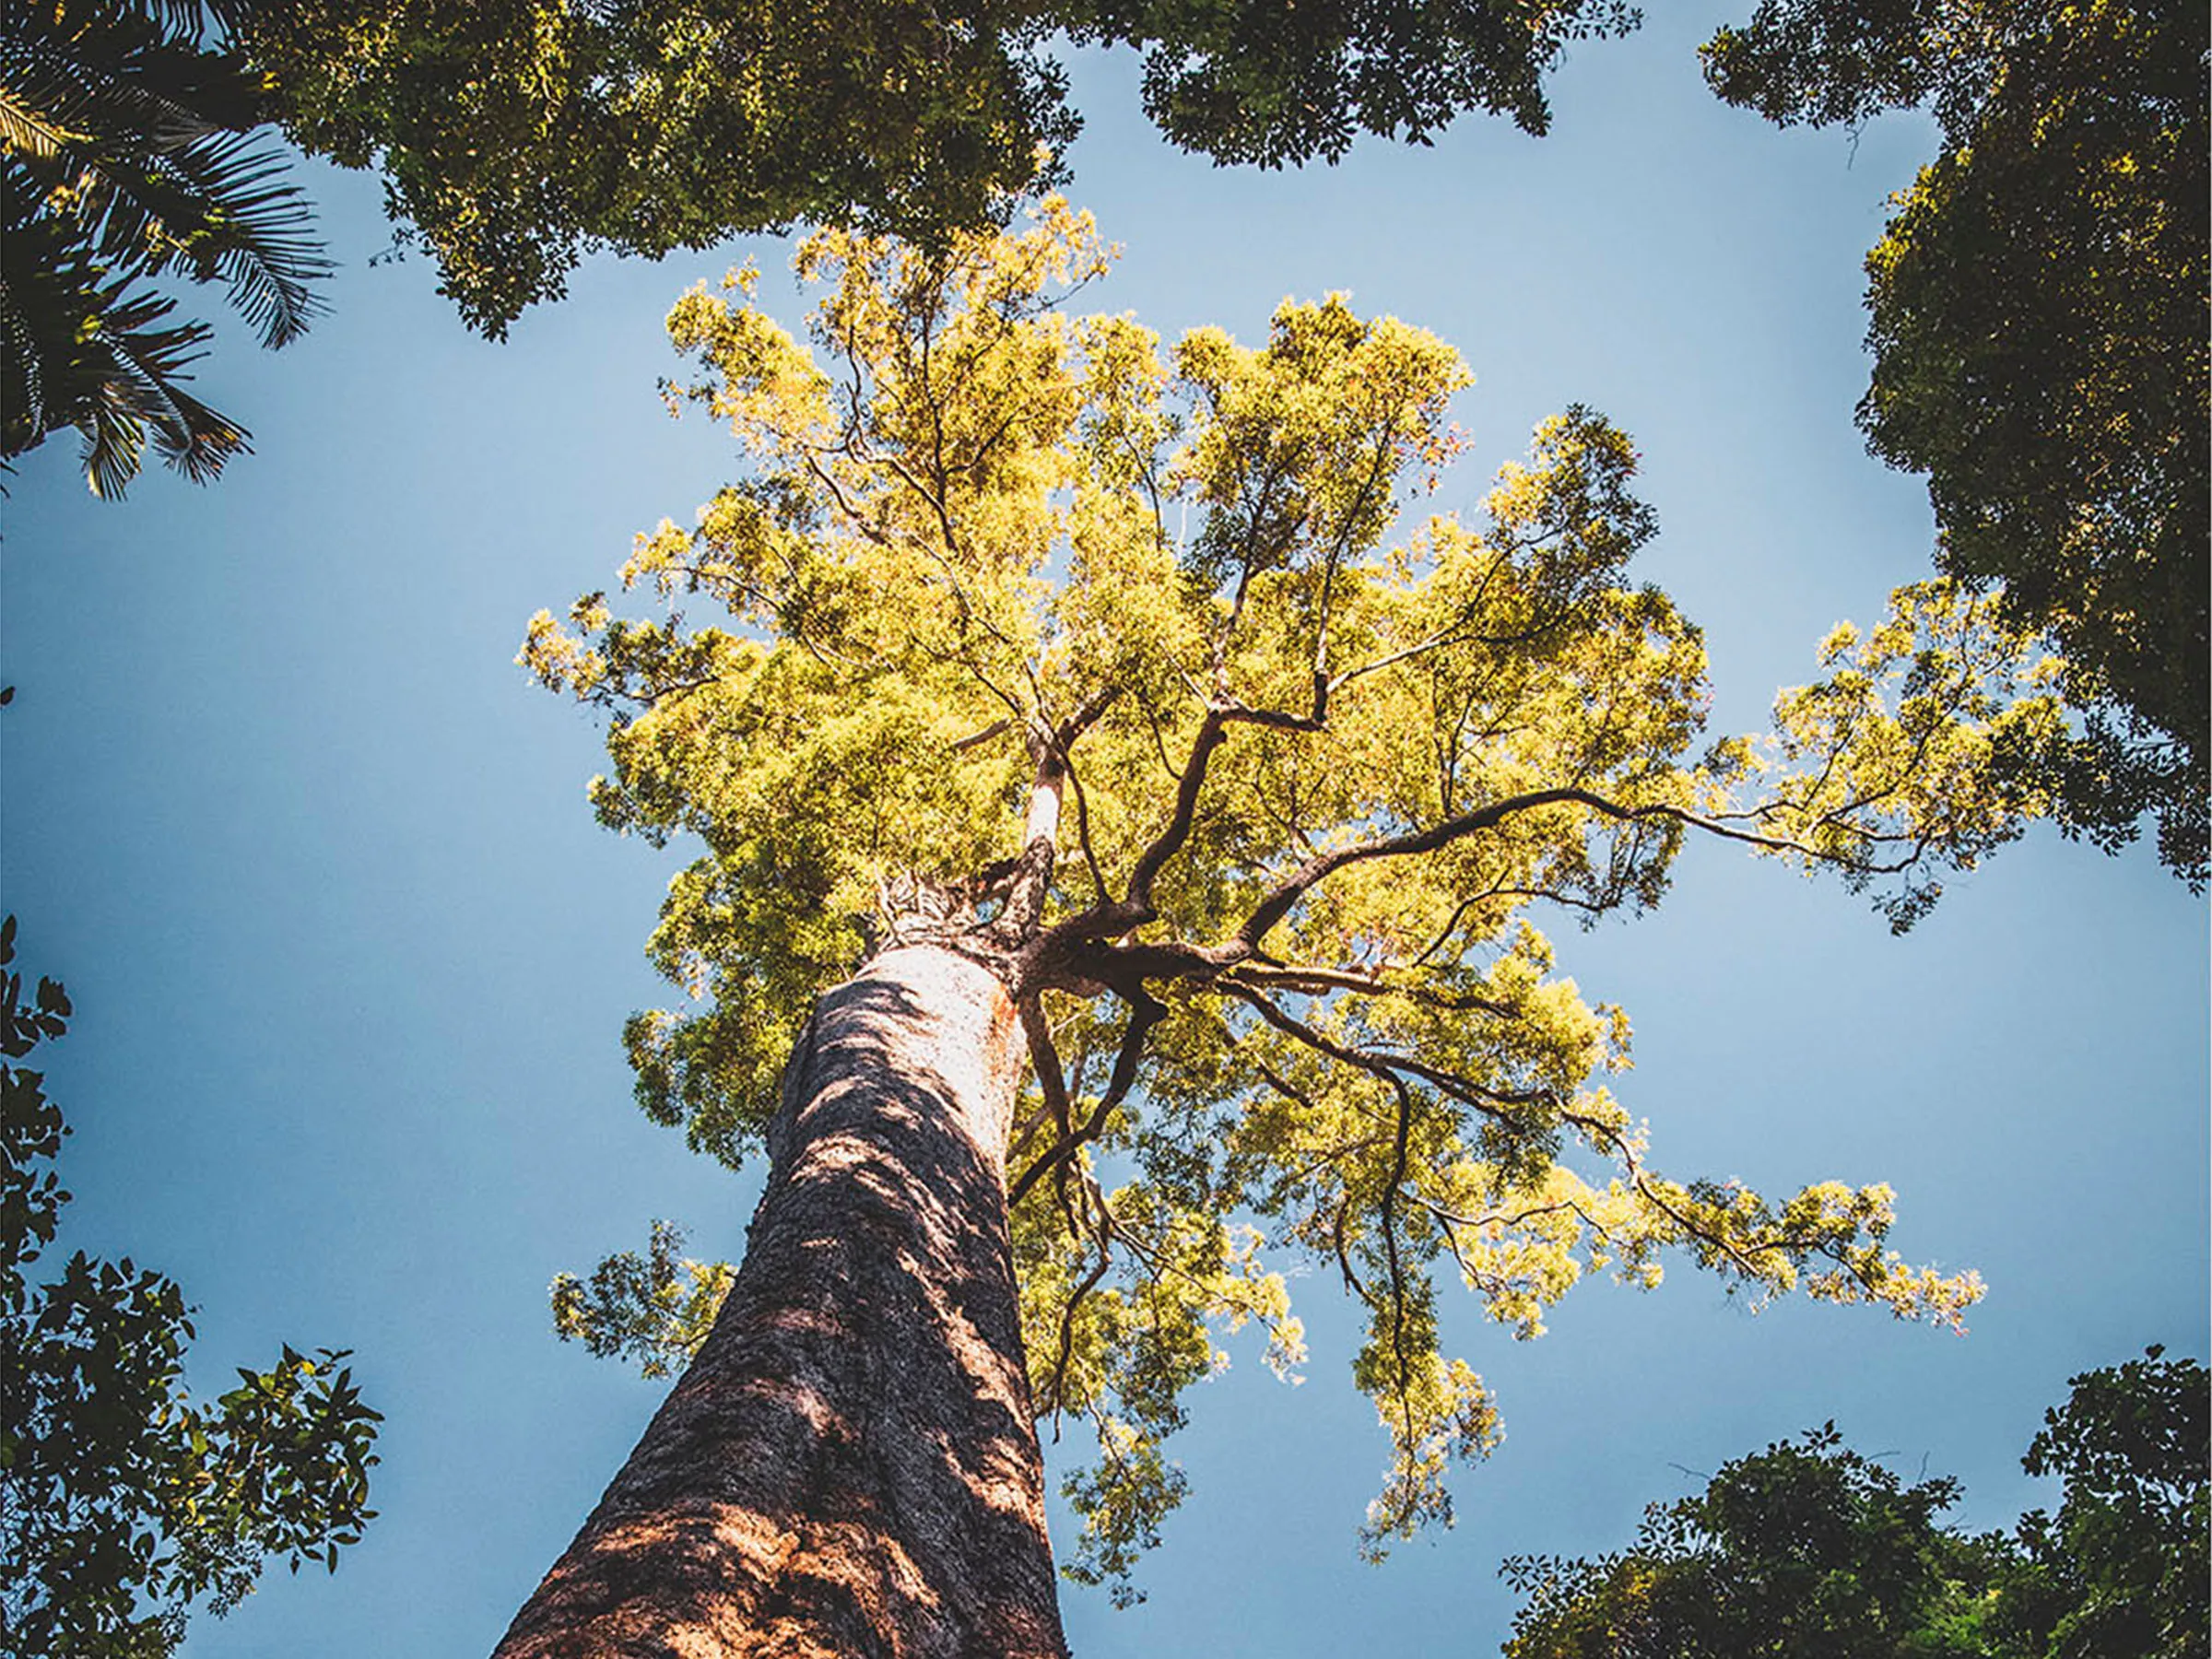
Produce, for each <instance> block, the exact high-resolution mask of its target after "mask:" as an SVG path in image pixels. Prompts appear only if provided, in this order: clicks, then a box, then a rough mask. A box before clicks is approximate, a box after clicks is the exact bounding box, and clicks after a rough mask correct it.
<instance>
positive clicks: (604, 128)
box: [242, 0, 1635, 335]
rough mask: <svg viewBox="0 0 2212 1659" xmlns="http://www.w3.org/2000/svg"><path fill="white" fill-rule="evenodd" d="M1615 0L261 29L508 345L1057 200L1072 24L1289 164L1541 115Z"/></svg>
mask: <svg viewBox="0 0 2212 1659" xmlns="http://www.w3.org/2000/svg"><path fill="white" fill-rule="evenodd" d="M1634 22H1635V14H1634V12H1633V11H1632V10H1631V9H1630V7H1628V6H1626V5H1624V4H1623V3H1622V0H1535V4H1517V5H1505V4H1501V3H1500V0H1450V3H1449V4H1442V5H1438V4H1429V3H1426V0H1424V3H1420V4H1416V3H1415V0H1319V3H1318V4H1312V5H1307V6H1297V7H1285V6H1277V5H1273V4H1259V3H1255V0H1206V4H1203V5H1196V6H1194V5H1190V4H1187V3H1184V0H1177V3H1175V4H1167V3H1165V0H988V3H987V4H982V5H977V6H968V7H964V8H962V9H960V10H959V12H957V13H947V12H944V11H942V10H940V9H939V8H938V7H936V6H931V5H927V4H922V3H920V0H865V3H863V4H854V5H841V6H818V5H810V4H804V3H794V0H602V3H598V4H589V3H586V0H490V3H487V4H479V5H472V6H451V5H442V4H439V3H438V0H366V3H364V0H309V3H307V4H301V5H296V6H281V7H266V8H257V9H256V11H255V13H254V15H253V16H252V17H251V18H248V19H247V21H246V23H245V25H244V27H243V29H242V38H243V39H244V40H245V41H246V42H247V43H248V44H249V45H250V47H251V49H252V52H253V58H254V61H255V62H256V63H257V64H258V65H261V66H263V67H265V68H266V69H268V70H269V71H271V72H272V73H273V74H274V75H275V76H277V80H278V82H279V84H280V86H281V88H282V97H283V100H284V102H285V104H286V107H287V109H288V117H287V121H288V129H289V131H290V132H291V134H292V135H293V136H294V137H295V138H297V139H298V140H299V141H300V143H301V144H302V145H304V146H305V147H308V148H309V149H312V150H315V151H317V152H319V153H322V154H325V155H329V156H332V157H335V159H338V160H339V161H341V162H343V163H345V164H346V165H347V166H351V167H366V166H371V165H374V166H379V167H381V168H382V171H383V172H384V175H385V179H386V182H387V186H388V199H389V202H390V206H391V209H392V212H393V215H394V218H396V219H397V220H398V221H400V223H401V224H402V226H403V227H404V228H405V231H406V233H408V234H419V236H420V237H421V239H422V240H423V241H426V242H427V243H428V244H429V247H430V248H431V250H432V251H433V252H434V253H435V254H436V257H437V259H438V262H439V267H440V270H441V273H442V274H443V277H444V281H445V288H446V291H447V292H448V293H450V294H451V295H452V296H453V298H454V300H456V301H457V303H458V304H459V306H460V308H461V312H462V314H463V315H464V316H465V317H466V318H467V319H468V321H469V323H470V324H472V325H473V326H475V327H477V328H480V329H483V330H485V331H486V332H488V333H490V334H493V335H500V334H502V333H504V332H505V330H506V328H507V326H508V325H509V324H511V323H512V322H513V320H514V319H515V317H516V316H517V315H519V314H520V312H522V311H523V309H524V307H526V306H528V305H529V304H531V303H532V302H533V301H535V300H543V299H549V298H553V297H557V296H558V295H559V294H560V293H561V292H562V290H563V287H564V284H565V280H566V276H567V273H568V271H569V270H570V269H571V267H572V266H573V265H574V264H575V262H576V260H577V258H578V257H579V255H580V254H581V253H582V252H584V251H586V250H588V249H591V248H594V247H610V248H615V249H618V250H621V251H623V252H626V253H648V254H659V253H666V252H668V251H669V250H670V249H672V248H679V247H685V248H703V247H707V246H711V245H712V244H713V243H715V242H717V241H722V240H724V238H726V237H728V236H730V235H732V234H734V233H735V232H739V231H747V230H759V229H771V228H773V229H781V228H782V227H784V226H787V225H789V224H790V223H792V222H793V221H794V220H797V219H801V218H806V219H812V220H816V221H818V222H823V223H832V224H841V225H851V226H858V227H860V228H863V229H874V230H878V231H890V232H896V233H898V234H900V235H904V236H909V237H917V238H921V239H924V240H935V241H942V239H943V238H944V236H945V235H946V234H947V232H948V231H949V230H952V229H973V228H976V227H979V226H981V225H982V224H984V223H985V222H987V221H989V220H991V219H993V218H1003V217H1004V214H1005V211H1006V203H1007V202H1008V201H1009V200H1010V199H1011V198H1012V197H1013V196H1014V195H1016V194H1019V193H1022V192H1024V191H1028V190H1031V189H1034V188H1038V187H1041V186H1044V185H1048V184H1050V183H1052V182H1054V181H1055V180H1057V179H1058V177H1059V175H1060V167H1059V163H1058V161H1057V160H1056V159H1055V158H1056V157H1057V155H1058V154H1059V153H1060V152H1061V151H1063V150H1064V149H1065V147H1066V145H1067V143H1068V141H1069V140H1070V139H1071V138H1072V137H1073V136H1074V134H1075V131H1076V126H1077V119H1076V115H1075V112H1073V111H1072V110H1071V109H1070V108H1069V107H1068V105H1067V103H1066V82H1065V76H1064V74H1063V73H1062V71H1061V69H1060V67H1059V65H1057V64H1056V63H1055V62H1054V61H1053V59H1052V57H1051V56H1050V55H1049V53H1048V52H1047V51H1046V49H1045V48H1046V43H1047V41H1049V40H1050V39H1051V38H1052V37H1053V35H1054V34H1055V33H1056V32H1065V34H1068V35H1072V36H1073V37H1074V38H1076V39H1077V40H1079V41H1100V42H1106V43H1119V44H1127V45H1131V46H1134V47H1136V48H1138V49H1139V50H1141V51H1142V52H1143V53H1145V65H1146V67H1145V81H1144V88H1145V90H1144V98H1145V103H1146V108H1147V111H1148V112H1149V113H1150V114H1151V115H1152V117H1153V119H1154V120H1156V121H1157V122H1158V123H1159V125H1160V127H1161V128H1162V130H1163V131H1164V132H1165V133H1166V134H1167V135H1168V136H1169V137H1171V139H1172V140H1173V141H1174V142H1175V143H1177V144H1179V145H1181V146H1182V147H1185V148H1188V149H1193V150H1196V151H1198V152H1200V153H1202V154H1205V155H1208V156H1211V157H1213V158H1215V159H1218V160H1221V161H1252V162H1259V163H1262V164H1264V165H1267V166H1281V165H1284V164H1286V163H1296V162H1300V161H1304V160H1308V159H1312V158H1315V157H1327V158H1330V159H1334V158H1335V157H1337V156H1340V155H1342V154H1343V153H1344V151H1345V149H1346V148H1347V147H1348V146H1349V144H1350V143H1351V141H1352V139H1353V137H1354V136H1355V135H1357V134H1359V133H1361V132H1368V133H1377V134H1382V135H1388V136H1402V137H1406V138H1409V139H1412V140H1414V141H1417V142H1425V141H1426V140H1427V138H1428V137H1429V135H1431V134H1432V133H1434V132H1435V131H1437V130H1438V129H1440V128H1441V127H1442V126H1444V125H1445V124H1447V123H1449V122H1450V121H1451V120H1452V119H1453V117H1454V116H1456V115H1458V114H1460V113H1462V112H1465V111H1469V110H1487V111H1491V112H1499V113H1503V114H1509V115H1511V116H1512V118H1513V119H1514V120H1515V121H1517V122H1518V123H1520V124H1522V125H1523V126H1524V127H1526V128H1528V129H1529V130H1530V131H1532V132H1540V131H1542V130H1543V129H1544V126H1545V124H1546V123H1547V118H1548V117H1547V109H1546V105H1545V100H1544V93H1543V87H1542V82H1543V77H1544V75H1545V72H1546V71H1547V69H1549V68H1550V66H1551V65H1552V64H1553V63H1554V62H1555V61H1556V60H1557V59H1558V57H1559V53H1560V51H1561V49H1562V48H1563V47H1564V46H1565V44H1566V43H1567V41H1570V40H1572V39H1575V38H1577V37H1580V36H1583V35H1587V34H1591V33H1605V32H1618V31H1620V30H1623V29H1629V28H1631V27H1633V25H1634Z"/></svg>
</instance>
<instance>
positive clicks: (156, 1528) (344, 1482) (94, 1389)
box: [0, 916, 382, 1659]
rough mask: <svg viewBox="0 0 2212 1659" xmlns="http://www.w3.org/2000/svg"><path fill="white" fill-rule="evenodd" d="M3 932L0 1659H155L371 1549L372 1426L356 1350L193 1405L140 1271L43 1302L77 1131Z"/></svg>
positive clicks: (168, 1323)
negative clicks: (295, 1580)
mask: <svg viewBox="0 0 2212 1659" xmlns="http://www.w3.org/2000/svg"><path fill="white" fill-rule="evenodd" d="M15 929H16V924H15V919H14V918H13V917H12V916H11V917H9V918H8V919H7V921H6V923H5V924H0V1000H4V1002H5V1007H4V1008H0V1053H5V1054H6V1061H7V1064H6V1065H0V1154H4V1157H5V1163H4V1168H0V1654H5V1655H6V1656H7V1659H18V1656H19V1659H29V1656H30V1655H33V1654H40V1655H43V1654H62V1653H65V1654H69V1655H72V1656H73V1659H161V1656H162V1655H166V1654H167V1653H170V1652H171V1650H172V1649H173V1648H174V1647H175V1646H176V1644H177V1642H178V1641H180V1640H181V1639H182V1635H183V1630H184V1618H185V1613H186V1610H187V1609H188V1607H189V1606H191V1605H192V1604H194V1603H195V1602H204V1603H205V1604H206V1605H207V1606H211V1607H212V1608H214V1609H215V1611H217V1612H218V1613H223V1612H227V1611H229V1609H230V1608H231V1607H232V1606H236V1605H237V1603H238V1602H239V1600H240V1599H241V1597H242V1596H244V1595H245V1594H248V1593H249V1592H250V1591H251V1590H252V1589H253V1583H254V1581H255V1580H256V1579H257V1578H258V1577H259V1576H260V1573H261V1568H262V1564H263V1562H264V1560H265V1559H267V1558H270V1557H283V1558H285V1559H287V1560H288V1562H289V1564H290V1566H291V1567H292V1569H293V1570H294V1571H298V1569H299V1568H300V1564H301V1563H302V1562H305V1561H321V1562H323V1563H324V1565H325V1566H326V1567H328V1568H329V1569H330V1570H332V1571H335V1570H336V1567H337V1559H338V1551H339V1549H340V1548H341V1547H344V1546H346V1545H348V1544H353V1543H357V1542H359V1538H360V1529H361V1527H362V1525H363V1524H365V1523H366V1522H368V1521H369V1520H370V1519H371V1516H372V1514H373V1512H372V1511H371V1509H370V1508H369V1507H368V1500H369V1469H370V1465H372V1464H374V1463H375V1462H376V1461H377V1460H376V1457H375V1455H374V1453H372V1452H371V1446H372V1444H373V1443H374V1441H375V1436H376V1427H375V1426H376V1424H377V1423H378V1422H379V1421H381V1420H382V1419H381V1418H380V1416H379V1414H378V1413H377V1412H375V1411H373V1410H371V1408H370V1407H369V1406H365V1405H363V1404H362V1402H361V1398H360V1394H359V1391H358V1390H357V1389H356V1388H355V1386H354V1383H353V1379H352V1374H351V1372H350V1371H348V1370H347V1368H346V1366H345V1365H344V1363H343V1361H344V1360H345V1359H346V1358H347V1356H346V1354H345V1352H344V1351H343V1350H338V1351H333V1350H330V1349H319V1350H317V1352H316V1354H315V1357H313V1358H312V1359H310V1358H308V1357H306V1356H304V1355H302V1354H300V1353H298V1352H296V1351H295V1350H293V1349H292V1348H290V1347H286V1348H285V1349H284V1350H283V1356H282V1358H281V1359H279V1361H278V1362H277V1365H275V1366H274V1367H272V1368H271V1369H269V1370H268V1371H246V1370H243V1369H241V1371H239V1373H238V1375H239V1385H238V1386H237V1387H236V1388H234V1389H232V1390H230V1392H229V1393H228V1394H223V1395H221V1396H220V1397H219V1398H218V1399H217V1400H216V1401H215V1402H214V1403H213V1404H212V1405H208V1404H204V1403H201V1402H197V1401H194V1400H192V1399H191V1398H189V1397H188V1396H187V1395H186V1394H185V1392H184V1387H183V1371H184V1351H185V1347H186V1345H187V1344H188V1343H189V1342H190V1341H191V1340H192V1335H193V1327H192V1318H191V1310H190V1309H189V1308H188V1307H187V1306H186V1305H185V1302H184V1294H183V1292H182V1290H181V1289H179V1288H178V1287H177V1285H176V1283H175V1282H174V1281H173V1280H171V1279H169V1278H166V1277H163V1276H162V1275H160V1274H159V1273H154V1272H150V1271H147V1270H146V1269H142V1268H140V1267H138V1266H136V1265H134V1264H133V1263H132V1262H130V1261H129V1260H128V1259H125V1260H123V1261H119V1262H107V1261H100V1260H97V1259H95V1258H93V1257H90V1256H88V1255H86V1254H84V1253H82V1252H78V1253H76V1254H74V1255H72V1256H71V1257H70V1259H69V1261H68V1262H67V1264H66V1265H65V1266H64V1267H63V1269H62V1272H61V1276H60V1277H58V1278H56V1279H54V1280H53V1282H51V1283H49V1284H44V1285H40V1286H35V1287H34V1286H32V1285H31V1284H30V1283H29V1279H28V1278H27V1277H26V1275H25V1273H24V1269H25V1268H26V1267H28V1266H29V1265H30V1264H31V1263H33V1262H35V1261H36V1260H37V1259H38V1257H39V1255H40V1253H41V1251H42V1250H43V1249H44V1248H45V1247H46V1246H47V1245H48V1244H50V1243H52V1242H53V1237H54V1232H55V1230H56V1225H57V1220H58V1217H59V1214H60V1211H61V1207H62V1206H63V1205H64V1204H65V1203H66V1202H67V1201H68V1197H69V1194H67V1193H66V1192H64V1191H63V1190H62V1189H61V1188H60V1186H59V1184H58V1182H57V1179H56V1177H55V1174H54V1171H53V1162H54V1160H55V1159H56V1157H57V1156H58V1155H59V1153H60V1150H61V1144H62V1140H63V1137H64V1136H65V1135H67V1133H68V1129H67V1127H66V1125H65V1124H64V1123H63V1121H62V1114H61V1112H60V1109H59V1108H58V1107H56V1106H55V1105H54V1103H53V1101H52V1100H48V1099H47V1098H46V1093H45V1088H44V1082H43V1078H42V1077H41V1074H39V1073H38V1072H35V1071H32V1070H29V1069H28V1068H27V1067H25V1066H23V1065H20V1064H18V1063H19V1062H21V1061H22V1060H23V1059H25V1058H26V1057H27V1056H28V1055H29V1053H31V1052H32V1050H33V1049H34V1048H35V1047H36V1046H37V1045H38V1044H39V1043H40V1042H41V1041H47V1040H50V1039H53V1038H55V1037H59V1036H61V1035H62V1034H63V1031H64V1030H65V1022H66V1020H67V1018H68V1016H69V1014H70V1007H69V999H68V997H67V996H66V995H65V994H64V992H63V990H62V988H61V986H60V985H58V984H56V983H55V982H53V981H52V980H44V979H42V980H41V981H40V982H39V985H38V989H37V991H36V992H35V993H34V994H31V995H29V997H26V996H25V994H24V989H23V979H22V975H21V974H19V973H17V972H13V971H7V969H6V964H7V963H8V962H9V961H10V960H11V959H13V956H14V946H15Z"/></svg>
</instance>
